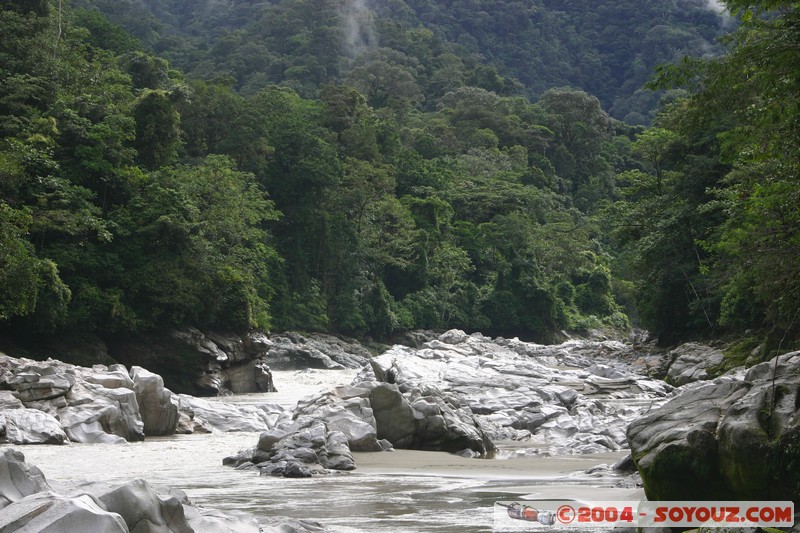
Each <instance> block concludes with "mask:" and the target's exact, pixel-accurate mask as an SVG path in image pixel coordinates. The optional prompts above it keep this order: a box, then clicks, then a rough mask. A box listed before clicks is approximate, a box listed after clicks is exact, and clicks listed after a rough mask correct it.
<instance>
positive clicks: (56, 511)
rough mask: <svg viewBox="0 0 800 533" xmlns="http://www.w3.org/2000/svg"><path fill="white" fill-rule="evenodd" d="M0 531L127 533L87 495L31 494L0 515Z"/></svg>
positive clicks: (115, 517) (121, 522) (117, 518)
mask: <svg viewBox="0 0 800 533" xmlns="http://www.w3.org/2000/svg"><path fill="white" fill-rule="evenodd" d="M0 531H3V532H5V531H9V532H11V531H14V532H16V533H78V532H84V531H91V532H92V533H128V532H129V531H130V530H129V529H128V527H127V526H126V525H125V522H124V520H123V519H122V517H121V516H120V515H118V514H116V513H110V512H108V511H106V510H105V509H103V508H102V506H100V505H99V504H98V503H97V501H96V500H95V499H94V498H92V497H91V496H89V495H80V496H75V497H72V498H69V497H65V496H60V495H58V494H54V493H52V492H40V493H38V494H33V495H31V496H28V497H26V498H23V499H21V500H19V501H16V502H14V503H12V504H11V505H9V506H7V507H6V508H4V509H3V510H2V511H0Z"/></svg>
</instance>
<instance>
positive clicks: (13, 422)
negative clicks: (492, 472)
mask: <svg viewBox="0 0 800 533" xmlns="http://www.w3.org/2000/svg"><path fill="white" fill-rule="evenodd" d="M0 420H2V422H0V425H1V426H4V430H3V431H2V437H0V442H7V443H9V444H65V443H66V442H67V434H66V433H64V430H63V429H61V423H60V422H59V421H58V420H56V419H55V418H53V417H52V416H51V415H49V414H47V413H44V412H42V411H37V410H35V409H26V408H24V407H23V408H20V409H4V410H2V411H0Z"/></svg>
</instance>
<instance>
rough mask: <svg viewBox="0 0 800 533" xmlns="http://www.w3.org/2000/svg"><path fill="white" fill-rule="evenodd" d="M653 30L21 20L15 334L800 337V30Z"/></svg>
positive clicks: (286, 18) (537, 24)
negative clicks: (596, 331) (635, 328)
mask: <svg viewBox="0 0 800 533" xmlns="http://www.w3.org/2000/svg"><path fill="white" fill-rule="evenodd" d="M484 4H485V5H484ZM628 4H631V3H629V2H555V1H545V2H541V3H538V2H531V3H522V2H491V3H489V2H485V3H481V2H458V1H453V2H416V1H410V0H409V1H408V2H402V1H399V0H398V1H391V2H380V3H378V4H376V5H375V6H370V5H369V4H368V3H365V2H360V1H354V2H349V1H348V2H345V1H334V0H329V1H326V2H305V1H302V0H284V1H282V2H279V3H267V4H263V3H259V4H256V3H251V2H236V1H234V2H210V1H208V2H192V3H189V2H178V1H172V2H168V1H162V2H147V3H146V5H144V3H142V4H141V5H140V4H138V3H136V2H108V3H103V1H102V0H92V1H91V2H89V1H88V0H80V1H76V2H75V7H72V6H70V5H68V4H66V3H64V4H63V5H62V4H61V3H60V2H55V1H52V2H49V1H47V0H26V1H15V2H10V1H3V2H0V5H1V6H2V18H1V19H0V31H1V32H2V35H3V36H4V38H3V40H2V44H0V178H1V179H2V181H0V190H1V191H2V197H1V198H2V199H1V200H0V222H2V226H0V265H2V268H0V324H1V325H2V328H3V329H4V330H5V331H6V332H9V333H13V334H15V335H26V334H27V335H42V334H52V333H59V332H70V331H73V332H74V331H81V332H87V331H88V332H95V333H97V334H99V335H101V336H102V335H129V334H136V333H140V332H146V331H151V330H154V329H162V328H169V327H175V326H180V325H190V324H191V325H195V326H198V327H201V328H222V329H232V330H240V331H241V330H247V329H249V328H261V329H274V330H283V329H289V328H295V329H303V330H318V331H333V332H338V333H346V334H354V335H369V336H373V337H380V338H385V337H388V336H390V335H391V334H393V333H396V332H399V331H403V330H408V329H413V328H449V327H459V328H464V329H471V330H483V331H488V332H496V333H504V334H514V335H523V336H526V337H531V338H535V339H540V340H547V339H549V338H552V337H553V335H554V334H556V333H557V332H558V331H560V330H562V329H575V330H582V329H588V328H593V327H600V326H608V327H616V328H620V329H624V328H626V327H628V326H629V325H630V323H631V321H633V322H636V323H638V324H641V325H643V326H645V327H647V328H650V329H651V330H652V331H654V332H655V333H657V334H659V335H660V336H661V337H662V340H664V341H669V340H674V339H679V338H688V337H691V336H695V335H709V334H719V333H723V332H725V331H728V330H743V329H745V328H758V329H764V330H765V331H772V333H771V335H772V337H773V338H779V339H780V338H782V336H783V335H784V333H786V332H787V331H790V332H791V331H796V330H793V329H792V328H793V327H794V328H796V326H795V318H796V314H797V309H798V305H800V286H799V285H800V280H799V279H798V278H799V277H800V272H798V260H797V257H798V252H800V250H798V248H800V237H798V235H797V227H800V225H799V224H798V222H799V221H798V220H797V219H798V217H800V215H799V214H798V213H800V209H798V207H799V206H798V203H799V202H800V198H798V196H800V193H798V186H797V165H798V161H800V159H798V151H797V132H798V124H797V120H798V116H800V113H798V111H800V110H798V100H797V98H798V96H797V95H799V94H800V91H798V87H797V83H798V82H797V80H798V79H800V78H798V76H797V68H798V67H797V65H798V64H800V61H797V60H798V57H797V55H798V46H797V44H798V39H797V35H798V24H800V17H798V15H797V12H796V7H797V6H796V4H797V3H796V2H777V1H770V2H761V3H757V5H753V4H752V3H746V2H740V1H737V0H731V1H728V2H727V4H728V5H729V6H731V8H733V9H734V11H735V12H736V13H737V14H738V15H739V16H740V18H741V21H742V23H741V25H740V26H739V27H738V29H737V30H735V33H733V34H732V36H731V37H729V38H728V41H727V44H726V45H724V47H725V48H727V52H726V53H725V54H724V55H722V56H716V58H714V57H702V56H703V55H704V54H710V53H712V52H713V51H714V47H717V46H719V48H718V50H720V51H721V50H722V49H723V45H716V44H713V43H714V36H715V35H717V34H718V33H719V32H720V31H721V29H722V28H723V26H724V25H725V24H729V25H730V27H731V28H733V24H732V22H730V20H729V19H726V18H725V17H723V16H720V15H719V14H718V13H717V12H716V11H714V10H711V9H709V8H708V7H707V6H706V3H705V2H688V1H686V2H677V3H673V2H648V3H647V8H646V9H645V8H642V6H640V5H639V4H640V3H636V4H637V6H636V9H634V8H631V7H630V6H628V8H629V9H628V8H626V5H628ZM579 5H583V6H584V9H583V10H582V11H581V12H580V13H579V12H578V11H577V6H579ZM668 5H671V6H673V7H672V8H670V9H666V7H667V6H668ZM481 6H483V7H481ZM487 6H488V7H487ZM658 6H661V7H662V11H661V12H659V13H656V12H655V11H653V12H650V11H649V10H651V9H652V10H655V9H656V8H657V7H658ZM94 7H99V8H101V10H102V11H97V10H95V9H94ZM370 7H373V8H374V9H370ZM762 8H764V9H767V11H766V12H762ZM523 11H524V13H523ZM104 13H107V15H108V16H106V14H104ZM523 15H524V16H523ZM625 17H629V18H625ZM631 17H632V18H631ZM112 20H113V21H116V22H118V23H120V24H122V25H124V26H125V28H123V27H122V26H118V25H116V24H115V22H112ZM726 20H728V22H727V23H726V22H725V21H726ZM609 21H613V24H611V22H609ZM642 32H644V33H642ZM554 35H557V36H558V37H559V38H558V39H552V38H551V37H553V36H554ZM648 36H649V37H648ZM684 50H689V51H693V52H696V53H697V54H698V55H697V56H696V57H695V58H694V59H687V60H684V61H679V62H677V63H675V64H674V65H673V66H665V67H659V68H658V70H657V71H656V74H655V80H654V82H653V88H654V89H658V90H659V91H660V92H658V93H652V94H650V93H647V95H645V93H643V92H642V89H641V88H640V85H641V83H643V82H644V81H645V80H646V79H647V77H648V76H649V75H651V73H652V72H651V67H652V66H653V65H654V64H655V63H657V62H660V61H665V60H673V59H678V58H679V57H681V56H682V55H683V51H684ZM550 58H559V59H558V60H556V61H550ZM537 61H538V62H537ZM584 63H586V64H585V65H584ZM595 67H596V70H592V69H593V68H595ZM745 73H746V74H747V75H745ZM566 84H569V85H573V86H576V87H578V88H565V87H563V86H564V85H566ZM582 89H589V90H591V91H592V92H594V93H595V94H590V93H589V92H586V91H585V90H582ZM598 96H599V97H601V98H602V101H601V100H599V99H598ZM659 99H661V107H660V108H658V109H660V110H661V112H660V114H658V115H657V116H656V115H655V114H654V115H653V116H654V117H655V119H654V125H653V126H652V127H649V128H645V127H644V126H641V125H636V124H630V123H626V122H625V121H621V120H617V119H615V118H613V117H612V116H611V115H610V114H609V113H608V112H607V110H608V109H612V110H615V115H616V116H617V117H620V116H623V118H624V117H627V118H628V120H629V121H630V122H633V123H637V124H638V123H641V122H646V121H647V120H648V117H647V116H646V115H647V114H649V113H650V112H651V111H654V110H656V109H657V108H656V102H657V101H658V100H659ZM621 110H623V111H621Z"/></svg>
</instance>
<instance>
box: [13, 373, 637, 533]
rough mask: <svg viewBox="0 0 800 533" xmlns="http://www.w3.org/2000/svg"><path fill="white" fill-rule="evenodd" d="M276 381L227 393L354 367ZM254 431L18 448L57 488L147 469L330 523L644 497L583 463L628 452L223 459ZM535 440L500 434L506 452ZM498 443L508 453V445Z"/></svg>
mask: <svg viewBox="0 0 800 533" xmlns="http://www.w3.org/2000/svg"><path fill="white" fill-rule="evenodd" d="M274 375H275V382H276V384H277V386H278V388H279V392H277V393H269V394H259V395H242V396H235V397H228V398H220V399H219V401H229V402H235V403H277V404H281V405H284V406H287V407H293V406H294V404H295V403H296V401H297V400H298V399H300V398H302V397H305V396H308V395H310V394H314V393H316V392H320V391H323V390H328V389H329V388H331V387H332V386H335V385H340V384H345V383H349V382H350V380H351V379H352V378H353V376H354V375H355V371H343V370H337V371H299V372H295V371H278V372H274ZM257 439H258V435H257V434H255V433H214V434H208V435H181V436H174V437H162V438H148V439H147V440H146V441H145V442H140V443H131V444H124V445H113V444H71V445H67V446H36V447H34V446H28V447H23V448H21V449H22V451H23V453H25V456H26V459H27V460H28V461H29V462H31V463H33V464H36V465H37V466H39V467H40V468H41V469H42V471H43V472H44V473H45V475H46V476H47V478H48V481H49V482H50V484H51V485H52V486H53V487H54V488H55V489H56V490H59V489H60V488H61V487H62V486H64V487H66V486H69V485H73V484H74V483H75V482H76V481H82V480H86V481H111V482H124V481H128V480H131V479H135V478H143V479H146V480H147V481H149V482H150V483H151V484H152V485H153V486H155V487H156V489H157V490H162V491H163V490H166V489H168V488H170V487H171V488H176V489H182V490H184V491H185V492H186V493H187V494H188V496H189V497H190V499H191V500H192V501H193V502H194V503H195V504H198V505H202V506H205V507H214V508H218V509H221V510H224V511H229V512H230V511H232V512H236V511H241V512H246V513H250V514H252V515H254V516H256V517H257V518H258V519H259V520H260V521H261V522H262V523H264V524H265V525H267V524H274V523H276V522H280V521H281V520H282V519H286V518H294V519H308V520H314V521H318V522H320V523H322V524H323V525H324V526H325V527H326V529H327V530H328V531H331V532H355V531H367V532H371V531H382V532H423V531H437V532H478V531H492V529H493V525H494V513H493V505H494V502H495V501H498V500H514V499H518V498H521V497H523V496H524V497H527V498H542V499H546V498H550V499H583V500H594V501H602V500H617V501H620V500H639V499H643V497H644V496H643V493H642V491H641V490H639V489H632V488H616V487H615V485H616V484H617V482H618V481H619V478H617V477H614V476H609V475H600V476H598V477H594V476H592V475H587V474H584V473H583V472H584V471H585V470H586V469H588V468H591V467H593V466H595V465H598V464H602V463H607V464H610V463H613V462H615V461H616V460H617V459H619V458H620V457H622V456H623V455H625V453H624V452H614V453H605V454H590V455H579V456H563V457H537V456H530V457H518V458H509V459H467V458H463V457H459V456H457V455H452V454H447V453H442V452H420V451H408V450H398V451H394V452H383V453H381V452H376V453H357V454H355V458H356V462H357V464H358V469H357V470H355V471H354V472H349V473H333V474H330V475H327V476H321V477H314V478H312V479H285V478H278V477H270V476H259V475H258V474H257V473H256V472H253V471H237V470H234V469H232V468H230V467H224V466H222V459H223V457H225V456H228V455H232V454H233V453H235V452H236V451H237V450H239V449H241V448H246V447H252V446H254V445H255V443H256V442H257ZM525 445H527V446H530V443H527V444H525V443H522V444H520V443H513V444H512V443H507V444H503V443H500V449H501V450H504V451H506V452H509V453H506V454H505V455H506V456H514V455H515V454H514V453H513V451H514V449H515V448H518V447H520V446H525ZM502 455H503V454H501V456H502Z"/></svg>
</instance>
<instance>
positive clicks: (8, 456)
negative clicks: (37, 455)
mask: <svg viewBox="0 0 800 533" xmlns="http://www.w3.org/2000/svg"><path fill="white" fill-rule="evenodd" d="M49 490H51V489H50V485H48V484H47V480H46V479H45V477H44V474H42V471H41V470H39V469H38V468H36V467H35V466H33V465H29V464H28V463H26V462H25V456H24V455H23V454H22V452H19V451H17V450H14V449H13V448H6V449H4V450H3V451H2V454H0V508H2V507H5V506H6V505H8V504H9V503H11V502H16V501H19V500H21V499H23V498H25V497H26V496H30V495H31V494H36V493H37V492H44V491H49Z"/></svg>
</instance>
